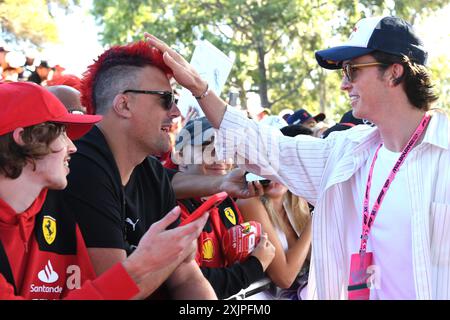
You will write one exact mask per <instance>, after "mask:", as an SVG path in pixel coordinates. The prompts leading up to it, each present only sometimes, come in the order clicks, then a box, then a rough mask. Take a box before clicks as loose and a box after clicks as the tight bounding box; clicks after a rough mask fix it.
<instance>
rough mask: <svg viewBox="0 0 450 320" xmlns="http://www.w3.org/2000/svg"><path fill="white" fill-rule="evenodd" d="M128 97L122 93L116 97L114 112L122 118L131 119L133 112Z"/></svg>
mask: <svg viewBox="0 0 450 320" xmlns="http://www.w3.org/2000/svg"><path fill="white" fill-rule="evenodd" d="M128 99H129V98H128V96H127V95H125V94H123V93H120V94H118V95H116V96H115V97H114V100H113V110H114V112H115V113H116V114H117V115H118V116H119V117H121V118H127V119H128V118H130V117H131V112H130V108H129V100H128Z"/></svg>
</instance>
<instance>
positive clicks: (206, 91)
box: [192, 83, 209, 100]
mask: <svg viewBox="0 0 450 320" xmlns="http://www.w3.org/2000/svg"><path fill="white" fill-rule="evenodd" d="M208 94H209V85H208V83H207V84H206V90H205V92H203V93H202V94H201V95H199V96H194V98H195V99H197V100H200V99H203V98H204V97H206V96H207V95H208ZM192 95H193V94H192Z"/></svg>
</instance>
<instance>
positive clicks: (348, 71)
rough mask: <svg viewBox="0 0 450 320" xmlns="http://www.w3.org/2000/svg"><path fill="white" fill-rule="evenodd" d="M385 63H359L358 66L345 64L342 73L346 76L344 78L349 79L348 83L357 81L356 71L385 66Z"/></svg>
mask: <svg viewBox="0 0 450 320" xmlns="http://www.w3.org/2000/svg"><path fill="white" fill-rule="evenodd" d="M385 65H386V64H385V63H382V62H368V63H357V64H349V63H348V64H344V65H343V66H342V72H343V74H344V77H345V78H346V79H347V81H348V82H353V81H355V73H354V72H355V70H356V69H360V68H367V67H373V66H385Z"/></svg>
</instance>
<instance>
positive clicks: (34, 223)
mask: <svg viewBox="0 0 450 320" xmlns="http://www.w3.org/2000/svg"><path fill="white" fill-rule="evenodd" d="M0 101H1V104H0V299H62V298H69V299H130V298H133V297H134V296H136V295H137V294H143V293H144V294H149V293H151V292H152V291H153V290H154V289H155V288H156V287H157V286H158V285H159V284H158V283H154V281H153V279H154V278H153V277H154V275H155V274H157V273H159V274H161V273H163V274H170V272H171V271H170V269H171V268H172V267H171V266H172V265H176V262H177V261H178V262H179V263H181V262H182V261H184V260H185V259H189V258H190V257H192V253H193V252H194V251H195V243H196V242H195V239H196V238H197V237H198V235H199V234H200V232H201V230H202V228H203V225H204V223H205V222H206V219H207V215H204V216H203V217H201V218H200V219H199V220H198V221H196V222H193V223H191V224H189V225H186V226H183V227H178V228H175V229H170V230H165V229H166V227H168V226H169V225H170V224H171V223H173V222H175V221H176V220H177V218H178V216H179V213H180V210H179V209H178V208H176V209H174V210H172V211H171V213H169V214H168V215H166V216H165V217H164V218H163V219H161V220H160V221H159V222H157V223H155V224H154V225H153V226H152V228H150V229H149V231H148V232H147V233H146V234H145V235H144V236H143V237H142V239H141V241H140V243H139V246H138V247H137V249H136V250H135V251H134V253H133V254H132V255H130V256H129V257H128V258H127V259H126V260H124V261H123V262H121V263H117V264H116V265H114V266H113V267H112V268H111V269H109V270H108V271H107V272H105V273H103V274H102V275H101V276H100V277H98V278H96V274H95V272H94V269H93V267H92V265H91V261H90V260H89V256H88V254H87V250H86V246H85V244H84V241H83V238H82V236H81V233H80V230H79V228H78V225H77V223H76V222H75V219H74V213H73V212H69V211H68V210H66V208H65V203H64V202H62V201H61V197H60V193H59V192H57V191H54V190H60V189H63V188H65V187H66V185H67V180H66V176H67V174H68V173H69V160H70V156H71V154H73V153H74V152H75V151H76V148H75V146H74V144H73V143H72V141H71V140H70V139H75V138H78V137H80V136H82V135H83V134H84V133H86V132H87V131H88V130H89V129H90V128H91V127H92V125H93V124H94V123H96V122H98V121H99V120H100V119H101V116H84V115H75V114H69V113H68V112H67V110H66V108H65V107H64V105H63V104H62V103H61V102H60V101H59V100H58V99H57V98H56V97H55V96H53V95H52V94H51V93H50V92H48V91H47V90H46V89H44V88H42V87H40V86H38V85H35V84H32V83H25V82H23V83H0ZM69 137H70V138H69Z"/></svg>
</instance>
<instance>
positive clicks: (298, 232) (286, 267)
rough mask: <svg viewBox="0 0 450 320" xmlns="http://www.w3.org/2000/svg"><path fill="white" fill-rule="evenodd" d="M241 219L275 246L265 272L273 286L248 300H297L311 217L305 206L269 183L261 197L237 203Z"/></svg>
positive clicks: (303, 276) (303, 279) (305, 263)
mask: <svg viewBox="0 0 450 320" xmlns="http://www.w3.org/2000/svg"><path fill="white" fill-rule="evenodd" d="M237 204H238V207H239V209H240V211H241V213H242V215H243V217H244V220H246V221H250V220H255V221H258V222H260V223H261V225H262V229H263V230H264V232H266V233H267V234H268V237H269V240H270V242H272V244H273V245H274V246H275V257H274V259H273V260H272V262H271V264H270V265H269V267H268V268H267V270H266V274H267V276H268V277H269V278H270V279H271V280H272V282H273V284H274V285H275V286H274V287H273V288H271V290H268V291H264V292H262V293H260V294H257V295H254V296H251V297H250V298H251V299H286V298H287V299H298V298H299V294H298V293H297V291H300V290H301V289H302V288H303V287H304V286H305V285H306V282H307V270H308V269H309V263H308V256H309V249H310V245H311V215H310V210H309V206H308V203H307V202H306V201H305V200H304V199H302V198H300V197H297V196H295V195H293V194H292V193H291V192H290V191H288V189H287V188H286V187H285V186H283V185H281V184H279V183H277V182H274V181H272V182H270V184H269V185H268V186H267V187H265V188H264V195H263V196H261V197H254V198H250V199H242V200H238V202H237Z"/></svg>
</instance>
